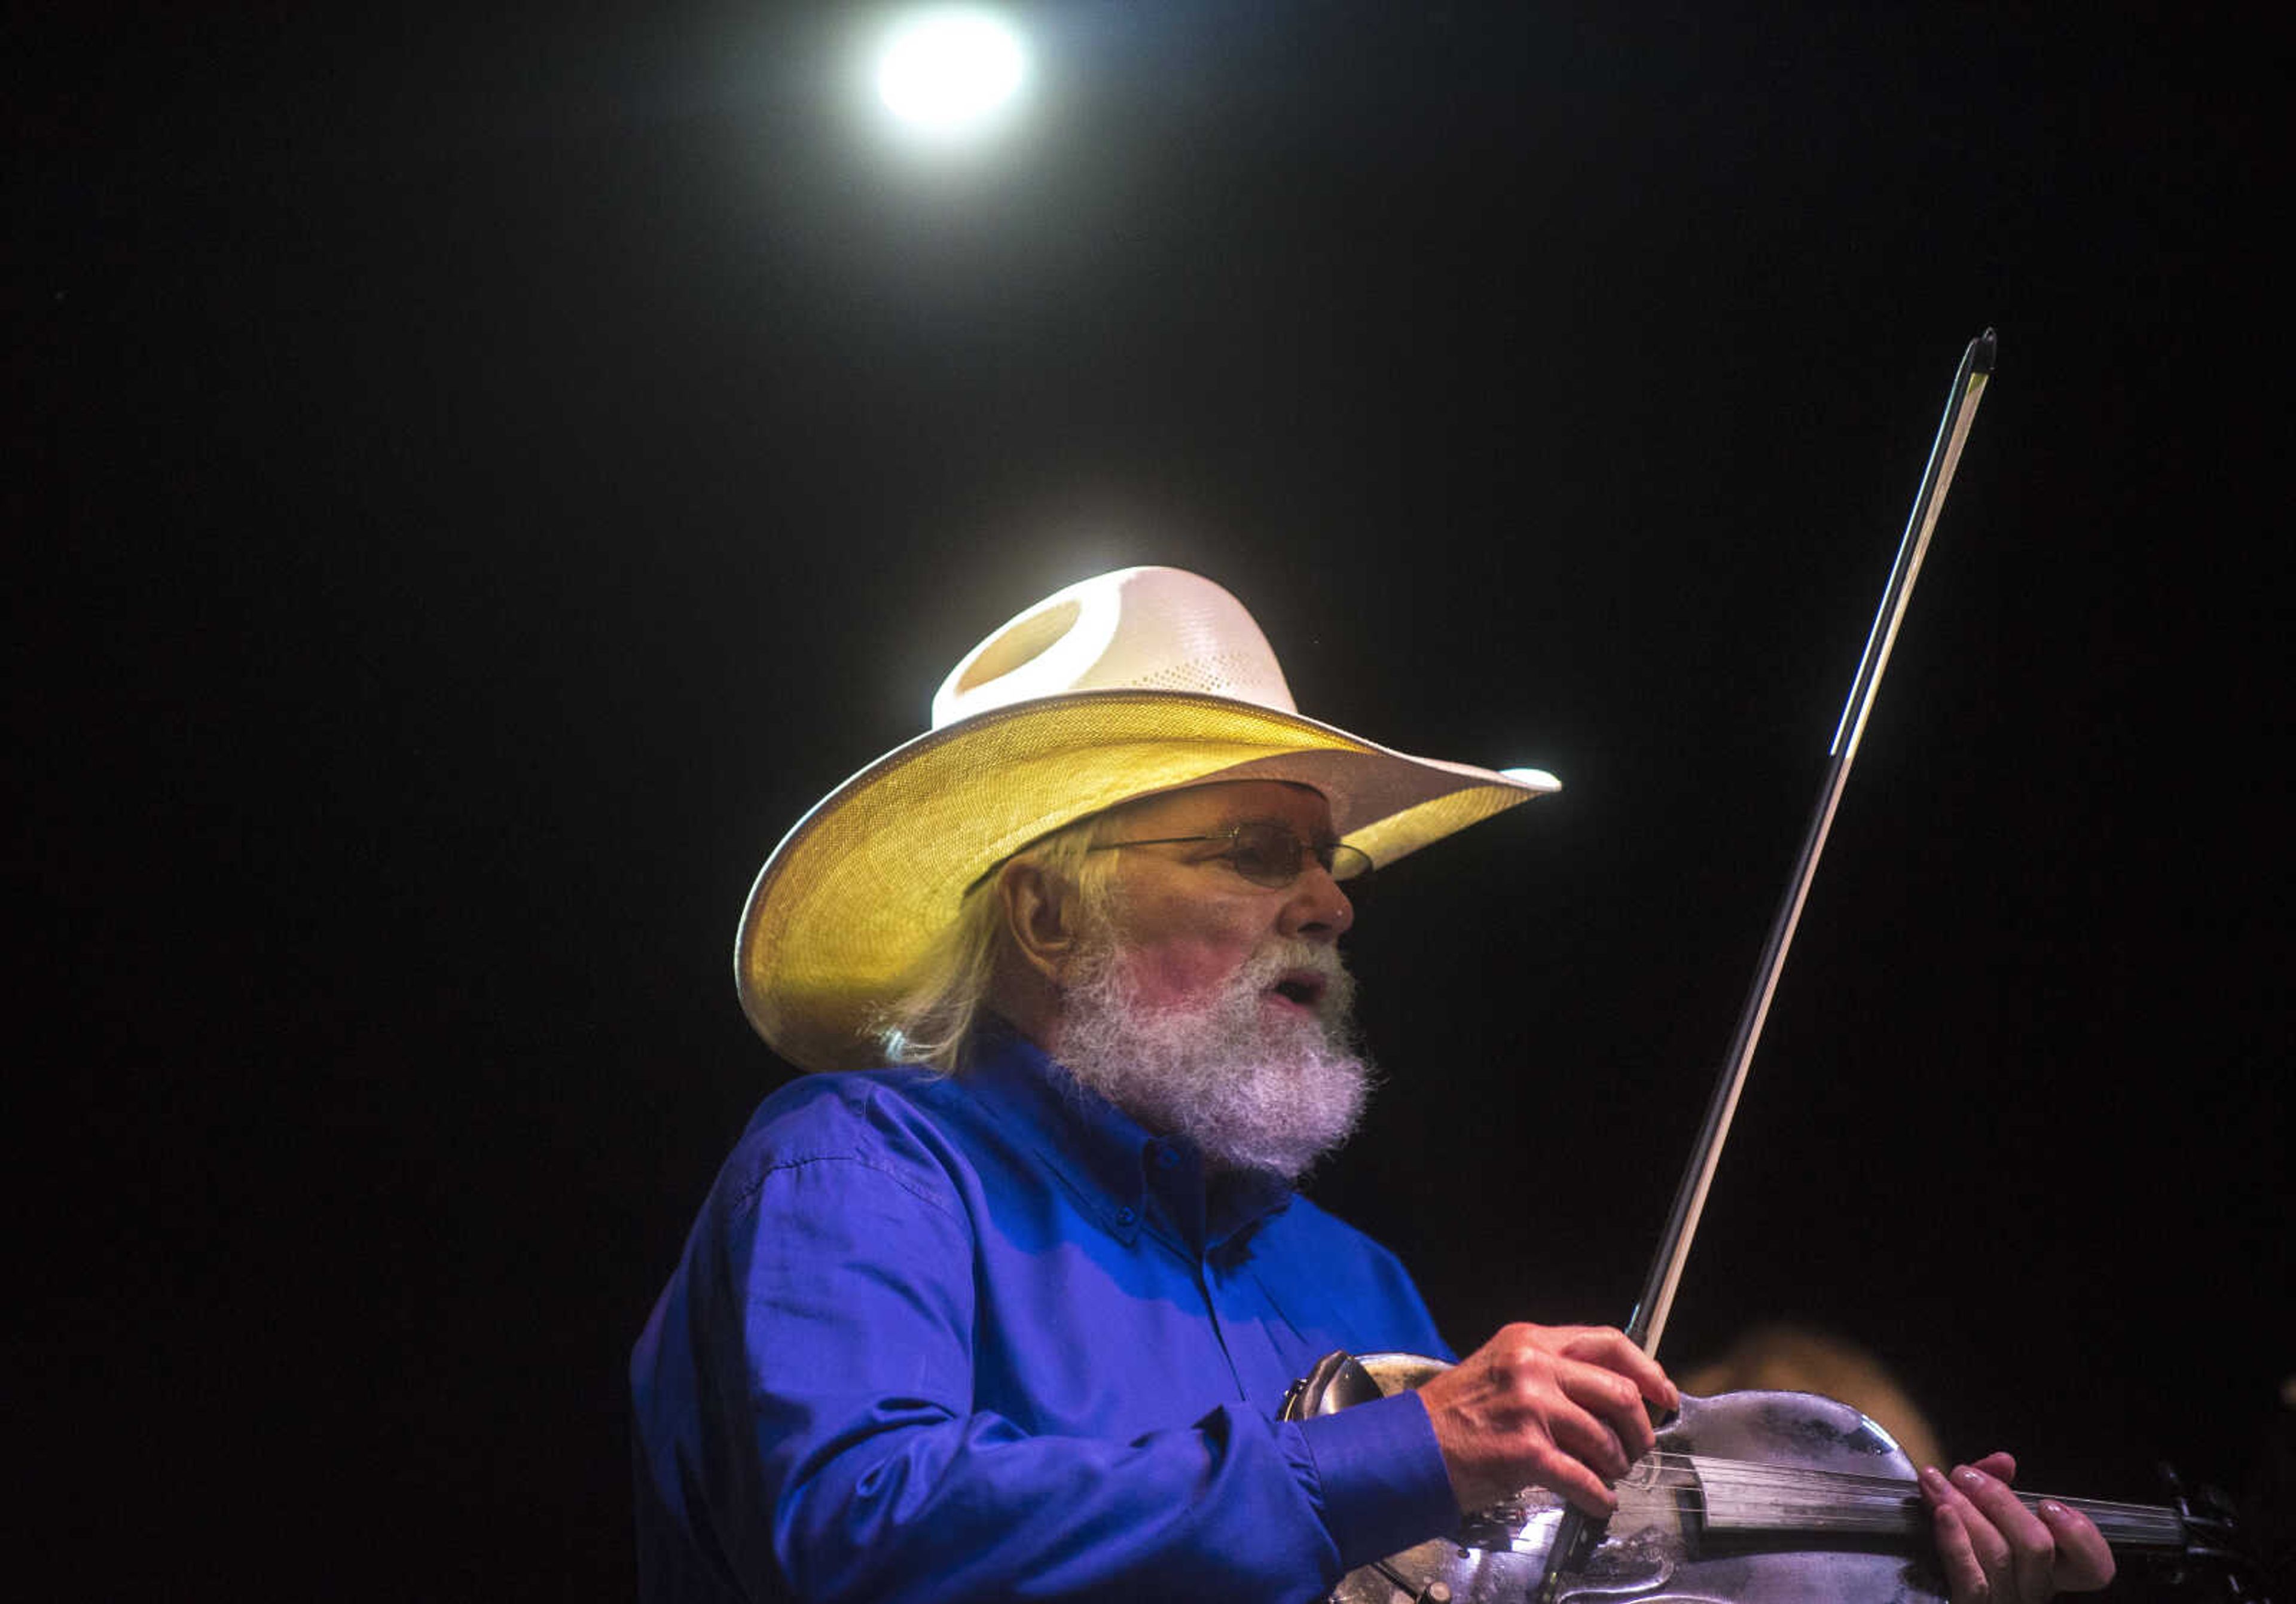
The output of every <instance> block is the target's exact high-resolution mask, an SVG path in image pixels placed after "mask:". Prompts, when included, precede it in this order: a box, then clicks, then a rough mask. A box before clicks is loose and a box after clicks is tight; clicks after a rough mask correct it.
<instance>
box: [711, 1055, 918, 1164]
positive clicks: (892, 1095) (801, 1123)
mask: <svg viewBox="0 0 2296 1604" xmlns="http://www.w3.org/2000/svg"><path fill="white" fill-rule="evenodd" d="M946 1089H947V1076H943V1075H940V1074H939V1073H937V1072H935V1071H933V1070H930V1069H919V1068H887V1069H853V1070H839V1071H835V1072H832V1073H824V1074H819V1075H806V1076H799V1078H798V1079H796V1080H793V1081H791V1083H790V1084H787V1085H785V1086H783V1087H780V1088H779V1089H777V1090H776V1091H775V1092H774V1093H773V1094H772V1095H771V1096H769V1097H767V1099H766V1100H765V1101H763V1102H761V1103H759V1104H758V1109H757V1112H755V1113H754V1114H752V1115H751V1116H750V1123H749V1126H748V1128H747V1129H745V1130H744V1131H743V1132H742V1139H741V1141H740V1142H738V1143H737V1144H736V1145H735V1147H734V1159H735V1160H736V1162H737V1164H742V1165H745V1166H750V1167H771V1166H775V1165H778V1164H794V1163H802V1162H806V1161H808V1160H812V1159H823V1158H857V1157H867V1156H872V1155H880V1154H884V1153H887V1152H912V1151H914V1150H916V1149H917V1148H918V1147H919V1146H920V1145H922V1146H924V1147H928V1148H930V1147H931V1146H934V1145H937V1144H936V1143H935V1142H933V1141H932V1138H933V1137H934V1136H935V1134H937V1133H939V1132H940V1131H941V1128H942V1127H943V1126H945V1125H947V1121H948V1109H947V1097H946V1095H945V1093H946Z"/></svg>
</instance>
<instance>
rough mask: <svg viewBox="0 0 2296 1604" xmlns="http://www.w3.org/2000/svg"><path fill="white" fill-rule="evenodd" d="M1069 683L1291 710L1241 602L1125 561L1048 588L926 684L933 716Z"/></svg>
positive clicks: (1184, 575) (938, 725) (960, 713)
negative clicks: (935, 684) (933, 684)
mask: <svg viewBox="0 0 2296 1604" xmlns="http://www.w3.org/2000/svg"><path fill="white" fill-rule="evenodd" d="M1078 691H1186V692H1195V693H1197V694H1199V695H1204V696H1219V697H1226V698H1229V699H1231V700H1236V701H1244V702H1251V703H1253V704H1255V705H1257V706H1259V707H1263V708H1275V710H1277V711H1278V712H1283V713H1297V712H1298V711H1299V707H1298V705H1297V704H1296V703H1294V702H1293V701H1292V688H1291V686H1290V685H1288V684H1286V683H1284V679H1283V669H1282V668H1281V667H1278V666H1277V664H1276V661H1275V651H1274V649H1273V648H1271V647H1270V646H1269V645H1268V644H1267V636H1266V635H1264V634H1260V632H1259V625H1257V624H1255V623H1253V622H1252V619H1251V614H1250V613H1248V612H1246V611H1245V610H1244V607H1243V603H1242V602H1241V601H1237V600H1236V599H1235V598H1234V596H1232V595H1230V594H1229V593H1227V592H1226V590H1224V589H1222V588H1221V587H1220V586H1219V585H1215V584H1213V583H1212V582H1211V581H1210V580H1209V579H1206V578H1204V577H1202V576H1201V575H1199V574H1191V573H1188V572H1187V571H1185V569H1174V568H1128V569H1118V570H1117V571H1116V572H1114V573H1111V574H1100V575H1095V577H1092V578H1090V579H1086V580H1082V581H1079V582H1078V583H1077V584H1075V585H1070V586H1069V587H1068V588H1067V589H1065V590H1062V591H1057V592H1055V593H1053V594H1052V595H1050V596H1047V597H1046V598H1045V599H1044V600H1043V601H1039V602H1037V604H1036V605H1035V606H1033V607H1031V608H1029V609H1028V610H1026V611H1024V612H1022V613H1021V614H1020V615H1019V616H1017V617H1015V618H1013V619H1012V620H1011V621H1010V622H1008V623H1006V624H1005V626H1004V627H1003V628H1001V629H998V630H996V631H995V632H994V633H992V634H990V635H989V636H988V639H987V640H984V641H982V642H980V644H979V645H978V646H975V647H974V648H973V649H972V651H969V652H967V653H965V655H964V660H963V661H962V662H960V663H958V664H957V666H956V667H955V668H954V669H953V670H951V671H950V674H949V676H948V677H947V679H945V680H943V681H942V682H941V685H940V689H939V691H937V692H934V693H933V700H932V727H933V728H934V729H936V730H939V729H943V728H946V727H947V726H948V725H950V724H955V723H958V722H959V721H961V720H963V719H966V718H970V717H972V716H973V715H975V714H978V713H985V712H988V710H989V709H991V708H1004V707H1010V706H1011V705H1012V704H1013V703H1015V702H1022V701H1030V700H1037V699H1038V698H1041V697H1047V696H1062V695H1066V694H1068V693H1070V692H1078Z"/></svg>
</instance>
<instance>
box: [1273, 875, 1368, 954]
mask: <svg viewBox="0 0 2296 1604" xmlns="http://www.w3.org/2000/svg"><path fill="white" fill-rule="evenodd" d="M1355 921H1356V907H1355V904H1353V903H1351V902H1349V900H1348V894H1347V893H1346V892H1344V891H1342V890H1341V889H1340V882H1339V881H1337V880H1333V878H1332V872H1331V871H1330V870H1328V869H1326V868H1324V866H1323V865H1322V864H1321V863H1310V864H1308V866H1307V868H1306V869H1304V870H1302V871H1301V872H1300V878H1299V880H1296V881H1295V882H1293V884H1292V895H1291V896H1290V897H1289V898H1287V899H1286V900H1285V902H1284V904H1283V915H1282V917H1281V918H1279V919H1278V920H1277V921H1276V929H1279V930H1280V931H1282V932H1283V934H1284V935H1286V936H1298V937H1304V938H1305V939H1307V940H1309V941H1337V940H1338V939H1339V938H1340V937H1342V936H1344V935H1346V934H1347V933H1348V927H1349V926H1350V925H1352V924H1354V923H1355Z"/></svg>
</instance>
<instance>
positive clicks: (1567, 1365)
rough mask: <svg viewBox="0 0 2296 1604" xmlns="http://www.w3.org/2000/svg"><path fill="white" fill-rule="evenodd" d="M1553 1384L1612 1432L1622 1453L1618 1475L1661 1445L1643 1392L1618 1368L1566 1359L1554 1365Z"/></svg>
mask: <svg viewBox="0 0 2296 1604" xmlns="http://www.w3.org/2000/svg"><path fill="white" fill-rule="evenodd" d="M1554 1384H1555V1386H1556V1387H1559V1388H1561V1389H1562V1395H1563V1396H1564V1397H1565V1398H1567V1399H1569V1400H1570V1402H1571V1403H1573V1404H1577V1405H1578V1406H1579V1408H1580V1409H1583V1410H1585V1411H1587V1412H1588V1413H1589V1414H1592V1415H1595V1416H1596V1417H1598V1418H1599V1419H1601V1420H1603V1422H1604V1429H1606V1430H1607V1431H1609V1432H1611V1434H1613V1436H1614V1439H1615V1440H1616V1442H1617V1443H1618V1444H1619V1446H1620V1452H1621V1453H1622V1455H1623V1458H1622V1459H1621V1460H1620V1465H1619V1469H1618V1471H1617V1474H1619V1475H1620V1476H1624V1475H1625V1474H1626V1472H1627V1466H1628V1464H1630V1463H1632V1462H1633V1461H1636V1460H1638V1459H1640V1458H1642V1456H1643V1455H1644V1454H1645V1453H1649V1452H1650V1451H1651V1450H1652V1449H1653V1448H1655V1447H1657V1446H1658V1433H1657V1432H1655V1431H1653V1430H1652V1428H1651V1423H1650V1416H1649V1414H1648V1413H1647V1412H1644V1408H1643V1396H1642V1394H1641V1393H1640V1392H1638V1391H1637V1390H1636V1387H1635V1384H1634V1383H1633V1382H1632V1381H1631V1380H1629V1379H1627V1378H1626V1377H1624V1376H1621V1375H1620V1374H1619V1373H1618V1372H1617V1371H1610V1370H1604V1369H1603V1368H1602V1367H1601V1366H1599V1365H1595V1364H1588V1363H1584V1362H1582V1361H1579V1360H1575V1359H1565V1360H1563V1361H1562V1363H1559V1364H1558V1365H1557V1366H1556V1367H1555V1371H1554Z"/></svg>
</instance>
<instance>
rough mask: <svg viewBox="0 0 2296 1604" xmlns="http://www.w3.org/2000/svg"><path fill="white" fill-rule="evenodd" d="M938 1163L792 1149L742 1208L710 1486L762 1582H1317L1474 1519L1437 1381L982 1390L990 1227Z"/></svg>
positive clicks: (1182, 1590) (759, 1585)
mask: <svg viewBox="0 0 2296 1604" xmlns="http://www.w3.org/2000/svg"><path fill="white" fill-rule="evenodd" d="M933 1179H934V1177H933V1174H932V1172H931V1167H930V1166H916V1167H914V1168H912V1167H910V1166H906V1165H904V1164H902V1163H900V1162H898V1158H895V1157H892V1156H889V1155H886V1154H882V1153H876V1152H870V1151H862V1152H857V1153H855V1154H852V1155H849V1156H840V1157H833V1158H808V1159H806V1160H803V1161H800V1162H791V1163H783V1164H779V1165H776V1166H773V1167H771V1168H769V1169H767V1171H766V1172H765V1173H764V1174H762V1176H761V1177H760V1178H759V1179H758V1184H757V1185H756V1186H755V1187H754V1188H753V1189H751V1190H750V1191H747V1192H746V1194H744V1195H742V1196H740V1197H738V1198H737V1199H732V1200H730V1203H729V1212H728V1214H727V1215H726V1216H725V1217H724V1218H723V1219H722V1220H721V1224H722V1225H723V1227H724V1236H723V1238H722V1239H721V1240H722V1244H723V1247H724V1249H725V1253H724V1265H723V1270H724V1275H725V1281H724V1282H723V1284H722V1285H721V1286H720V1287H719V1288H718V1289H717V1292H718V1294H719V1295H720V1296H721V1297H724V1298H726V1300H727V1306H726V1311H725V1312H726V1313H727V1314H729V1315H730V1316H731V1318H730V1319H727V1320H723V1321H718V1322H713V1324H714V1325H715V1326H716V1327H717V1330H719V1331H720V1332H721V1333H723V1336H724V1338H725V1339H726V1341H727V1342H728V1343H730V1345H731V1346H730V1347H729V1348H728V1349H727V1350H726V1351H724V1352H720V1353H717V1354H714V1355H713V1356H712V1362H711V1368H712V1369H713V1370H716V1371H717V1372H718V1374H719V1377H720V1378H721V1380H720V1385H722V1386H724V1387H726V1388H727V1390H729V1391H730V1390H731V1389H732V1388H733V1387H740V1388H741V1389H742V1392H743V1393H744V1394H745V1395H746V1405H745V1407H744V1408H743V1409H742V1410H741V1411H740V1412H738V1418H739V1419H740V1420H741V1423H742V1427H743V1428H745V1429H744V1431H743V1432H742V1434H741V1435H740V1436H738V1438H737V1440H736V1441H734V1442H733V1443H731V1444H726V1450H727V1451H726V1453H725V1454H724V1456H723V1457H719V1456H717V1455H712V1456H710V1457H711V1458H712V1459H713V1460H715V1461H717V1462H716V1465H715V1467H714V1477H713V1479H715V1480H717V1481H718V1482H719V1483H720V1484H721V1485H717V1486H716V1487H714V1488H713V1489H712V1490H711V1496H710V1499H709V1502H711V1504H712V1505H713V1506H714V1507H715V1508H716V1509H717V1512H718V1516H719V1518H720V1519H721V1521H722V1522H723V1523H724V1525H723V1526H722V1527H721V1538H722V1539H723V1541H724V1542H725V1543H726V1550H725V1554H726V1559H727V1560H728V1561H729V1562H730V1564H731V1566H732V1567H733V1569H734V1572H735V1573H736V1575H738V1576H739V1577H740V1578H741V1580H742V1584H744V1586H745V1588H746V1589H747V1590H748V1591H749V1592H750V1594H751V1596H753V1597H763V1598H774V1597H778V1596H783V1586H784V1581H785V1584H786V1586H787V1587H788V1588H789V1589H791V1590H792V1591H794V1592H795V1593H796V1594H797V1595H798V1596H799V1597H800V1598H803V1599H806V1600H816V1601H818V1604H834V1601H840V1600H864V1599H865V1600H883V1601H885V1604H901V1601H905V1600H933V1601H934V1604H960V1601H962V1600H1009V1599H1023V1598H1025V1599H1046V1600H1052V1599H1077V1600H1083V1599H1092V1600H1116V1599H1134V1598H1138V1599H1155V1600H1169V1599H1171V1598H1173V1597H1175V1596H1179V1597H1187V1598H1193V1599H1200V1600H1238V1601H1243V1600H1251V1601H1253V1604H1264V1601H1272V1600H1309V1599H1313V1598H1316V1597H1318V1596H1320V1595H1321V1594H1323V1593H1324V1592H1328V1591H1329V1589H1330V1588H1331V1586H1332V1585H1333V1584H1334V1583H1335V1582H1336V1581H1337V1579H1338V1578H1339V1576H1340V1575H1341V1574H1342V1573H1343V1572H1344V1571H1345V1570H1346V1569H1348V1568H1349V1567H1351V1566H1354V1565H1357V1564H1361V1563H1364V1562H1365V1561H1367V1560H1368V1559H1373V1558H1376V1557H1377V1556H1378V1555H1380V1554H1382V1553H1386V1552H1390V1551H1395V1550H1397V1549H1399V1548H1402V1547H1406V1546H1408V1545H1409V1544H1410V1543H1414V1542H1417V1541H1421V1540H1423V1539H1424V1538H1425V1537H1427V1536H1429V1535H1431V1534H1433V1533H1434V1532H1436V1531H1439V1530H1441V1529H1443V1527H1444V1526H1446V1525H1447V1524H1448V1522H1449V1520H1450V1519H1452V1518H1456V1510H1455V1509H1454V1508H1453V1507H1452V1506H1451V1503H1450V1497H1449V1486H1448V1482H1447V1479H1446V1478H1444V1477H1443V1474H1442V1465H1441V1459H1440V1455H1439V1453H1437V1452H1436V1450H1435V1447H1434V1434H1433V1430H1432V1428H1431V1426H1430V1425H1429V1424H1428V1421H1427V1417H1426V1412H1425V1409H1424V1408H1423V1406H1422V1405H1421V1404H1419V1402H1418V1400H1417V1399H1416V1398H1415V1397H1401V1398H1395V1399H1389V1400H1383V1401H1382V1402H1381V1403H1378V1404H1368V1405H1365V1406H1362V1407H1361V1408H1359V1409H1357V1410H1351V1411H1348V1412H1344V1414H1342V1415H1340V1416H1333V1417H1330V1418H1328V1419H1325V1420H1317V1421H1312V1422H1307V1423H1304V1424H1289V1423H1283V1422H1278V1421H1275V1420H1268V1419H1267V1418H1265V1417H1263V1416H1260V1415H1259V1414H1258V1413H1256V1412H1253V1411H1252V1410H1251V1409H1250V1408H1248V1407H1244V1406H1241V1405H1226V1406H1223V1407H1220V1408H1218V1409H1215V1410H1213V1411H1212V1412H1210V1413H1208V1414H1206V1415H1204V1416H1202V1417H1201V1419H1198V1420H1176V1421H1175V1422H1174V1424H1173V1425H1172V1427H1171V1428H1169V1429H1163V1430H1158V1431H1155V1432H1152V1433H1150V1434H1148V1435H1145V1436H1140V1437H1137V1438H1136V1439H1135V1440H1132V1441H1128V1442H1112V1441H1098V1440H1093V1439H1089V1438H1084V1437H1076V1436H1041V1435H1030V1434H1029V1433H1027V1432H1024V1431H1022V1430H1021V1429H1020V1428H1018V1427H1016V1426H1015V1425H1014V1424H1013V1422H1012V1421H1010V1420H1005V1419H1003V1418H1001V1417H999V1416H997V1415H996V1414H992V1413H982V1412H974V1410H973V1408H972V1330H973V1322H974V1317H975V1313H976V1311H975V1308H974V1291H973V1277H972V1264H973V1252H974V1250H973V1243H972V1226H971V1224H970V1223H969V1222H968V1220H967V1218H966V1216H965V1215H964V1211H963V1210H962V1208H961V1207H959V1206H958V1204H957V1202H956V1199H955V1195H954V1194H953V1193H951V1192H948V1191H939V1190H938V1189H937V1188H936V1187H935V1186H934V1184H933ZM1354 1417H1360V1418H1359V1419H1358V1418H1354ZM1430 1461H1432V1467H1433V1480H1432V1483H1431V1480H1430V1477H1429V1463H1430ZM1397 1467H1400V1468H1399V1469H1398V1468H1397ZM1335 1534H1337V1535H1335Z"/></svg>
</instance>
